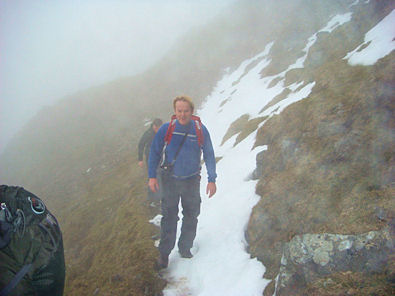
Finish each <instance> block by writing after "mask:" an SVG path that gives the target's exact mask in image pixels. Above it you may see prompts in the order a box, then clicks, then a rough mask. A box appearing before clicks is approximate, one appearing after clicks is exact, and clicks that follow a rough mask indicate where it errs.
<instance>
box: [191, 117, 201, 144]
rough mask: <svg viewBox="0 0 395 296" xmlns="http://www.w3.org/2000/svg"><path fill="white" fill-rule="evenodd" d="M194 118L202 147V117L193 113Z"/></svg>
mask: <svg viewBox="0 0 395 296" xmlns="http://www.w3.org/2000/svg"><path fill="white" fill-rule="evenodd" d="M192 120H193V121H194V122H195V131H196V136H197V138H198V144H199V146H200V147H202V146H203V143H204V136H203V129H202V122H201V120H200V117H199V116H196V115H192Z"/></svg>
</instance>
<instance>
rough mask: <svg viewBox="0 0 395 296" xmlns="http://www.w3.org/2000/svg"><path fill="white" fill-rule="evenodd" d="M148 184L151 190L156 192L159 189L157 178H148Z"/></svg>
mask: <svg viewBox="0 0 395 296" xmlns="http://www.w3.org/2000/svg"><path fill="white" fill-rule="evenodd" d="M148 186H149V188H150V189H151V191H152V192H157V191H158V190H159V184H158V179H156V178H149V180H148Z"/></svg>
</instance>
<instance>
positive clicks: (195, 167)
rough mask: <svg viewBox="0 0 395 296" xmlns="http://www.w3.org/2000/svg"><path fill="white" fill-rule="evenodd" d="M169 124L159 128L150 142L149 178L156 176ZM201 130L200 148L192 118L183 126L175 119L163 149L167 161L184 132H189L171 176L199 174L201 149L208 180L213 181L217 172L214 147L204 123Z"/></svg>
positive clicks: (179, 177)
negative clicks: (202, 139)
mask: <svg viewBox="0 0 395 296" xmlns="http://www.w3.org/2000/svg"><path fill="white" fill-rule="evenodd" d="M169 124H170V123H169V122H167V123H165V124H163V125H162V126H161V127H160V128H159V130H158V132H157V133H156V135H155V138H154V140H153V142H152V145H151V150H150V154H149V159H148V177H149V178H156V170H157V168H158V165H159V162H160V161H161V158H162V151H163V147H164V144H165V141H164V138H165V135H166V132H167V129H168V127H169ZM202 130H203V137H204V143H203V147H202V148H200V147H199V144H198V139H197V136H196V130H195V123H194V122H193V120H191V122H190V123H189V124H188V125H185V126H184V125H181V124H180V123H179V122H178V120H177V121H176V127H175V130H174V132H173V136H172V138H171V141H170V144H169V145H168V146H167V147H166V150H165V156H166V161H167V163H171V162H172V161H173V160H174V157H175V154H176V152H177V150H178V147H179V146H180V144H181V142H182V140H183V138H184V136H185V133H186V132H187V131H189V133H188V136H187V139H186V140H185V142H184V144H183V146H182V148H181V150H180V152H179V153H178V156H177V159H176V161H175V163H174V169H173V177H175V178H177V179H187V178H189V177H192V176H195V175H198V174H200V170H201V164H200V163H201V151H203V159H204V161H205V163H206V168H207V174H208V182H215V179H216V177H217V174H216V172H215V167H216V165H215V155H214V149H213V145H212V143H211V139H210V134H209V132H208V130H207V128H206V127H205V126H204V125H202Z"/></svg>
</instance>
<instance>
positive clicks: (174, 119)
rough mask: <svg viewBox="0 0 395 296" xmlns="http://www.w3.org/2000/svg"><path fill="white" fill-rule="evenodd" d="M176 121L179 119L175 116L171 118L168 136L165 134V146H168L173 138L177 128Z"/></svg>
mask: <svg viewBox="0 0 395 296" xmlns="http://www.w3.org/2000/svg"><path fill="white" fill-rule="evenodd" d="M176 120H177V117H176V116H175V115H173V116H172V117H171V120H170V123H169V127H168V128H167V131H166V134H165V144H166V145H168V144H169V143H170V141H171V137H172V136H173V132H174V129H175V128H176Z"/></svg>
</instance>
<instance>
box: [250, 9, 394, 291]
mask: <svg viewBox="0 0 395 296" xmlns="http://www.w3.org/2000/svg"><path fill="white" fill-rule="evenodd" d="M374 5H375V10H374V15H373V16H372V15H370V16H369V15H368V17H370V21H373V22H374V21H375V19H377V18H380V17H382V16H383V15H386V14H387V13H388V12H389V11H391V5H390V3H389V2H387V3H384V4H383V3H375V4H374ZM359 17H361V18H362V19H363V18H364V17H366V15H360V16H359ZM358 21H360V20H357V22H356V24H359V26H360V27H362V30H367V29H368V28H369V25H370V21H364V22H363V23H362V24H361V23H360V22H358ZM354 26H355V23H354V24H350V25H348V26H345V27H344V28H342V29H340V30H337V31H336V32H335V34H333V36H332V37H331V38H327V36H325V34H324V35H321V36H320V39H319V40H318V42H317V44H316V45H315V46H314V47H313V48H312V50H311V53H310V56H309V58H308V60H307V64H308V67H307V68H306V70H303V71H302V70H295V72H294V73H290V75H288V76H287V80H288V83H292V82H294V81H298V80H299V79H300V80H305V81H311V80H314V81H316V86H315V87H314V89H313V92H312V93H311V95H310V96H309V98H307V99H305V100H303V101H301V102H298V103H295V104H293V105H292V106H290V107H289V108H287V109H286V110H284V111H283V113H282V114H281V116H276V117H273V118H272V119H271V120H269V121H268V122H267V123H266V124H265V125H264V126H263V128H262V129H261V130H260V131H259V136H258V138H257V143H256V144H257V145H268V146H269V150H268V151H267V152H265V154H264V156H263V161H262V167H263V171H262V174H263V175H262V177H261V179H260V181H259V183H258V185H257V192H258V194H259V195H261V196H262V199H261V201H260V202H259V203H258V204H257V206H256V207H255V208H254V210H253V214H252V216H251V219H250V223H249V228H248V238H249V242H250V251H251V253H252V255H253V256H257V257H258V258H259V259H260V260H262V261H263V262H264V264H265V266H266V267H267V273H266V276H267V277H269V278H270V277H271V278H273V277H275V275H276V274H277V273H278V268H279V262H280V258H281V254H282V244H283V243H284V242H287V241H289V240H290V239H291V238H292V237H293V236H294V235H295V234H304V233H320V232H330V233H342V234H350V233H351V234H356V233H363V232H367V231H370V230H377V229H381V228H383V227H385V226H387V225H388V224H391V223H393V222H392V221H393V219H394V217H395V212H394V208H395V201H394V199H393V196H394V193H395V192H394V187H393V171H392V169H393V167H394V159H395V158H394V153H393V152H394V151H395V144H394V133H393V131H394V128H395V122H394V118H395V116H394V110H395V108H394V107H395V106H394V100H393V90H391V85H394V83H395V78H394V74H393V68H394V63H395V62H394V60H395V59H394V56H395V54H394V53H392V54H390V55H389V56H387V57H386V58H385V59H382V60H380V61H379V62H377V63H376V64H375V65H374V66H371V67H363V66H357V67H350V66H348V65H347V63H346V61H344V60H341V58H342V57H343V56H345V54H346V51H345V49H344V48H345V47H343V45H352V44H358V42H360V41H359V40H357V39H355V40H354V39H352V38H350V37H349V36H353V35H352V34H350V30H352V29H355V27H354ZM362 32H363V31H362ZM339 40H342V42H339ZM351 48H352V47H351ZM323 52H326V53H327V56H326V58H324V59H323V60H321V62H322V61H324V62H323V63H318V64H315V63H314V56H317V55H319V54H320V53H323ZM306 118H308V120H306ZM378 211H382V212H383V213H384V218H382V219H380V218H379V215H378V214H377V213H378ZM391 268H392V267H391V266H390V265H389V266H388V270H387V271H385V272H384V273H382V274H379V275H377V276H376V277H372V276H371V275H368V276H366V275H362V274H355V273H351V274H350V273H348V274H343V277H342V276H341V275H334V276H333V278H332V280H333V279H334V280H335V285H334V286H332V287H331V289H329V291H328V289H325V288H324V286H323V284H324V282H325V279H324V280H322V281H321V282H317V283H312V284H311V287H310V290H309V291H308V293H309V295H310V294H311V295H340V294H341V295H343V294H342V293H346V292H347V291H348V290H349V289H352V290H350V291H351V292H352V293H354V294H352V295H372V294H371V293H376V294H375V295H389V294H391V292H393V291H394V287H393V285H391V284H390V282H391V280H392V279H393V272H391ZM361 283H364V284H361ZM267 293H268V294H267V295H270V293H269V292H267ZM306 293H307V292H306ZM388 293H389V294H388Z"/></svg>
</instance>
